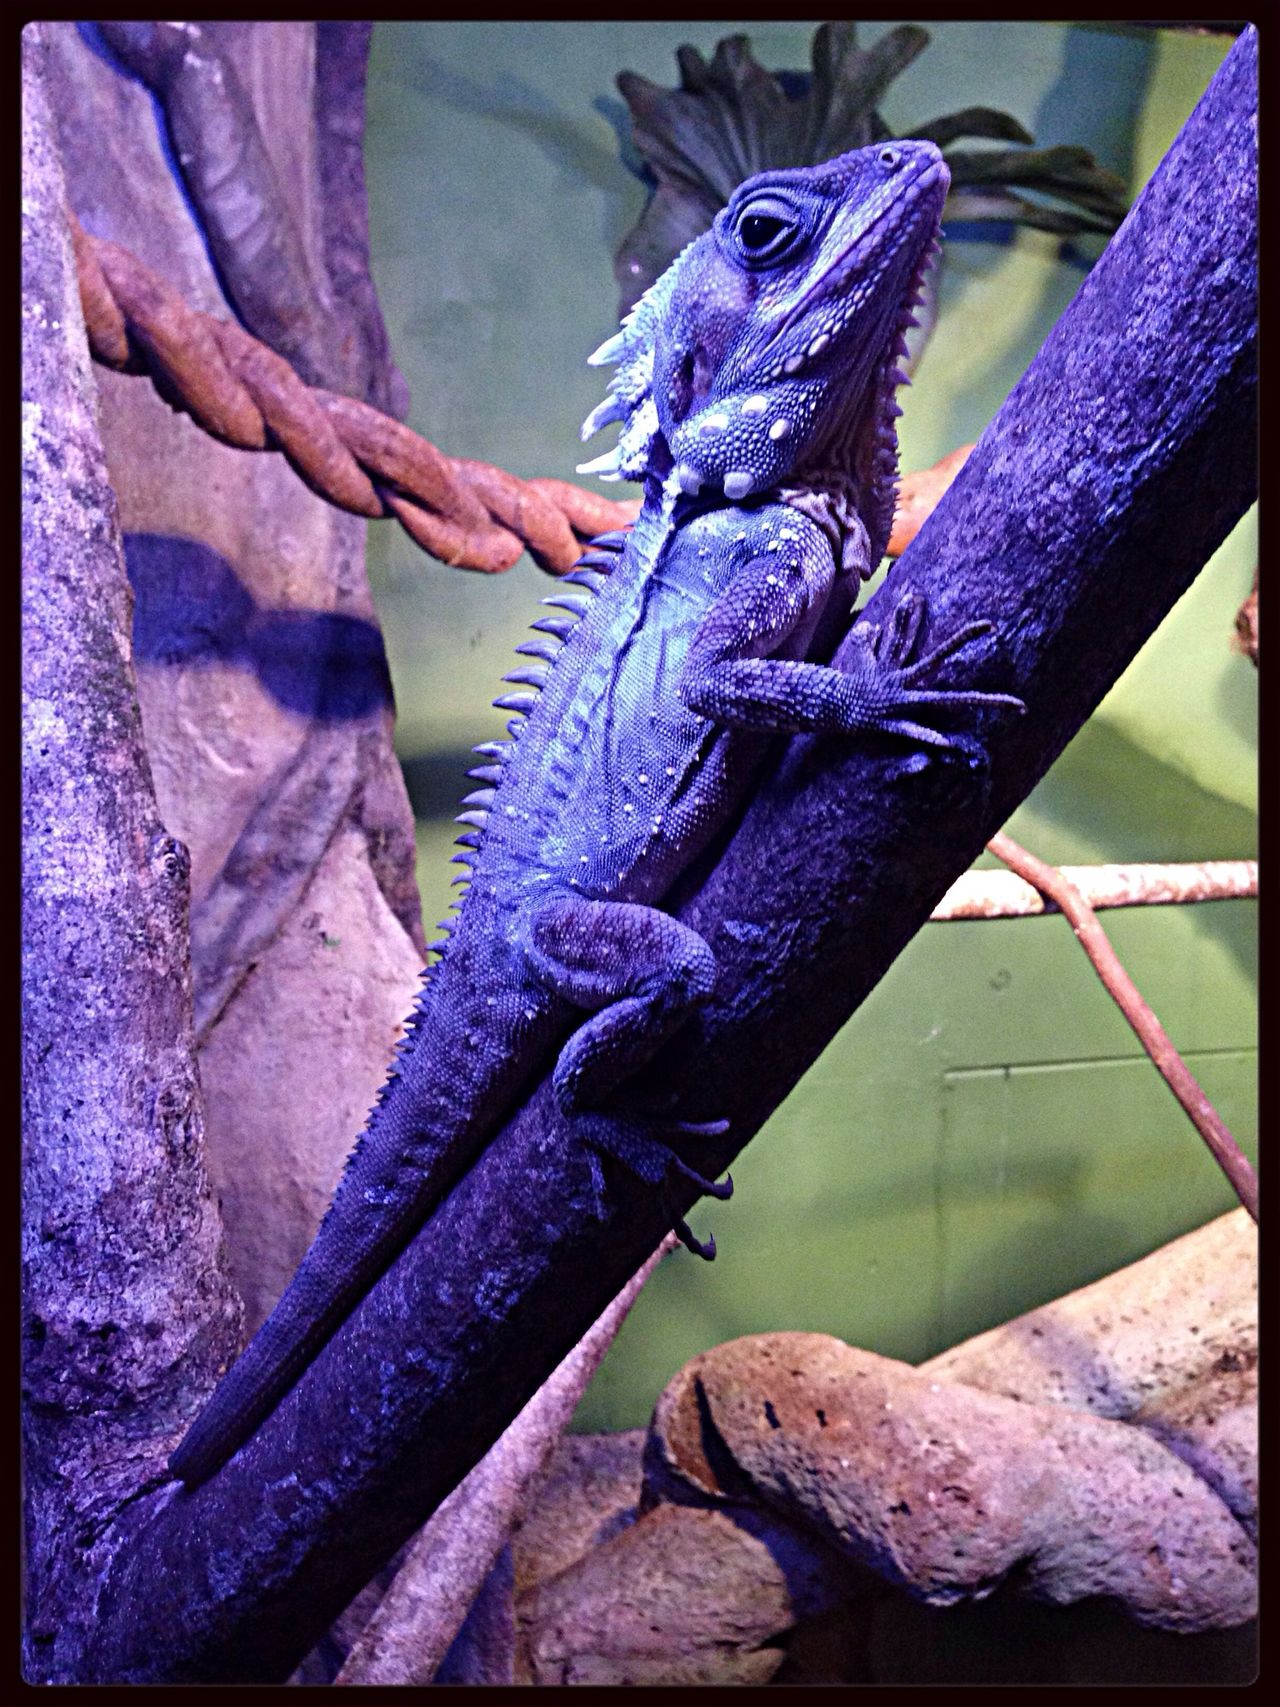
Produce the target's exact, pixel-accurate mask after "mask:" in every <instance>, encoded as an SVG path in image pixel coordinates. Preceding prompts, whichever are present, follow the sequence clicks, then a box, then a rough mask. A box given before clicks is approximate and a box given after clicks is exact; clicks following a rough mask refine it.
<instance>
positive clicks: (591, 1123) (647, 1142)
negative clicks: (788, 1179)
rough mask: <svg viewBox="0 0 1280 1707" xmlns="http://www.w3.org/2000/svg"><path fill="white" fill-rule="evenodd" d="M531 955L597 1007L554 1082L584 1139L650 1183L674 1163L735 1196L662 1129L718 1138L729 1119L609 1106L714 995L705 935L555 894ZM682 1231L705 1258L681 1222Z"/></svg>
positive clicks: (628, 905)
mask: <svg viewBox="0 0 1280 1707" xmlns="http://www.w3.org/2000/svg"><path fill="white" fill-rule="evenodd" d="M527 952H528V954H529V959H530V960H531V962H532V964H533V966H534V968H535V970H536V971H537V973H538V975H539V977H540V978H541V979H542V980H543V981H544V982H545V983H546V984H547V985H548V986H549V987H550V988H552V989H554V990H555V991H556V992H557V993H558V994H559V995H561V996H563V997H564V998H565V999H566V1000H568V1001H571V1002H572V1003H574V1005H575V1006H577V1007H581V1008H586V1009H589V1010H592V1017H591V1018H590V1019H588V1020H587V1021H586V1022H585V1023H584V1024H582V1025H581V1026H579V1027H578V1029H577V1030H576V1031H575V1032H574V1033H573V1035H572V1037H570V1038H569V1040H568V1042H567V1043H566V1044H565V1045H564V1047H563V1049H562V1050H561V1051H560V1056H559V1059H558V1060H557V1062H556V1066H555V1070H554V1072H553V1074H552V1085H553V1088H554V1090H555V1093H556V1099H557V1101H558V1102H559V1104H560V1107H561V1110H562V1111H563V1112H564V1114H565V1115H566V1116H568V1117H569V1118H571V1119H572V1120H573V1122H574V1125H575V1128H576V1130H577V1132H578V1134H579V1136H580V1137H581V1138H582V1139H583V1140H584V1141H586V1142H587V1143H588V1144H590V1145H592V1146H593V1147H594V1148H596V1149H600V1150H604V1151H606V1152H607V1153H608V1154H611V1155H613V1156H615V1157H616V1158H617V1159H618V1160H619V1161H621V1162H623V1163H625V1164H626V1165H627V1166H628V1167H629V1168H631V1170H632V1171H633V1172H634V1173H637V1174H639V1176H640V1177H641V1178H642V1179H644V1180H645V1181H647V1182H648V1183H649V1184H650V1185H659V1184H661V1182H662V1180H663V1179H664V1178H665V1177H666V1173H667V1170H668V1168H669V1167H671V1166H672V1165H674V1166H675V1167H677V1168H678V1169H679V1170H680V1171H681V1172H682V1173H684V1174H686V1175H687V1176H688V1177H689V1178H690V1179H692V1180H693V1181H695V1183H696V1184H698V1185H699V1186H701V1188H702V1189H703V1191H704V1192H707V1193H708V1194H709V1195H711V1196H713V1197H721V1198H724V1197H728V1196H729V1194H730V1192H731V1191H732V1189H733V1184H732V1181H731V1180H729V1181H726V1182H725V1184H723V1185H717V1184H716V1183H715V1182H714V1181H712V1180H709V1179H705V1178H704V1177H703V1176H702V1175H701V1174H699V1173H696V1172H695V1171H694V1169H693V1168H691V1167H690V1166H689V1165H688V1163H687V1162H685V1161H683V1160H682V1159H681V1157H680V1156H679V1155H678V1154H677V1153H676V1152H675V1150H674V1149H672V1147H671V1145H670V1144H669V1143H666V1142H664V1141H663V1138H662V1137H660V1136H659V1134H667V1135H670V1136H671V1137H673V1138H674V1137H678V1136H711V1135H714V1134H717V1133H719V1132H722V1131H723V1130H724V1128H725V1123H724V1122H723V1121H714V1122H710V1123H697V1122H690V1121H684V1120H678V1119H673V1118H668V1117H666V1116H658V1117H652V1116H630V1115H627V1114H624V1113H622V1112H620V1111H613V1110H611V1111H610V1112H609V1113H608V1115H605V1114H604V1113H603V1112H601V1107H602V1104H604V1103H605V1102H606V1101H607V1099H609V1098H610V1097H611V1096H612V1094H613V1092H614V1091H615V1090H616V1089H617V1087H618V1086H619V1084H621V1083H622V1081H623V1080H625V1079H627V1078H629V1077H630V1076H631V1074H632V1073H634V1072H635V1071H636V1070H637V1069H638V1068H639V1067H642V1066H643V1065H644V1064H645V1063H646V1062H647V1061H649V1060H650V1059H651V1058H652V1057H653V1055H654V1054H655V1053H656V1052H657V1050H658V1049H659V1048H660V1046H661V1045H662V1044H663V1043H664V1042H665V1041H666V1040H667V1038H668V1037H670V1036H671V1035H672V1033H673V1032H675V1031H676V1030H677V1029H678V1028H679V1027H680V1026H681V1025H682V1024H683V1023H684V1022H685V1020H686V1019H688V1018H689V1016H690V1014H692V1013H693V1012H694V1011H695V1009H697V1008H698V1007H700V1006H701V1005H702V1004H703V1003H704V1002H705V1001H706V1000H707V999H708V997H709V996H710V995H711V991H712V988H713V987H714V984H715V973H716V965H715V958H714V956H713V955H712V953H711V950H710V949H709V948H708V947H707V944H706V943H705V942H704V941H703V939H702V938H701V937H700V936H699V935H698V934H697V932H696V931H692V930H690V929H689V927H688V926H687V925H682V924H681V923H680V921H679V920H678V919H675V918H672V916H671V915H670V914H669V913H662V912H659V911H658V909H657V908H655V907H645V906H642V905H639V904H638V903H635V902H626V901H596V900H589V899H587V898H586V897H584V896H577V895H561V896H557V897H554V898H549V899H548V900H546V901H544V902H543V903H542V904H541V905H540V906H539V907H538V909H537V911H536V912H535V914H534V915H533V919H532V928H531V932H530V940H529V944H528V950H527ZM677 1231H678V1232H679V1233H680V1236H681V1237H682V1238H683V1239H684V1240H685V1243H686V1244H689V1245H690V1247H691V1248H692V1249H695V1250H698V1251H699V1253H700V1254H702V1255H710V1254H712V1253H713V1252H714V1244H713V1245H712V1246H711V1247H710V1248H707V1247H701V1246H699V1245H698V1242H697V1241H696V1240H694V1239H693V1237H692V1235H691V1234H689V1232H688V1229H687V1228H686V1227H685V1226H684V1225H683V1223H681V1224H680V1225H679V1226H678V1228H677Z"/></svg>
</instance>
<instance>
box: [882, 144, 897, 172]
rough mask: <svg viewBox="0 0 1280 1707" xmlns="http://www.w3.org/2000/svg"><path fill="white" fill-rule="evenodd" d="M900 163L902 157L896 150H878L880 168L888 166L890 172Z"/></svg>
mask: <svg viewBox="0 0 1280 1707" xmlns="http://www.w3.org/2000/svg"><path fill="white" fill-rule="evenodd" d="M901 163H902V155H901V153H900V151H899V150H898V149H896V148H882V149H881V150H880V164H881V165H882V166H888V167H889V168H890V170H892V169H893V167H895V166H899V165H901Z"/></svg>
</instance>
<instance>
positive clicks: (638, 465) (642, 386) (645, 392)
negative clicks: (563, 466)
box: [578, 238, 697, 480]
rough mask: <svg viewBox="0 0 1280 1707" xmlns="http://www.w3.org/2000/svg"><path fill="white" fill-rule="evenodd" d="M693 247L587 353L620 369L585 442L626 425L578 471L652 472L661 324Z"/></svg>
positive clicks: (589, 421)
mask: <svg viewBox="0 0 1280 1707" xmlns="http://www.w3.org/2000/svg"><path fill="white" fill-rule="evenodd" d="M694 241H695V242H696V241H697V239H696V238H695V239H694ZM692 247H693V244H692V243H689V244H686V245H685V247H684V248H683V249H682V250H681V251H680V254H679V255H677V256H676V258H675V260H674V261H673V262H672V263H671V265H670V266H669V267H668V268H667V270H666V272H665V273H663V274H662V276H661V278H659V279H657V280H656V281H655V282H654V283H653V284H651V285H650V286H649V288H648V290H647V291H645V293H644V295H643V296H642V297H641V298H640V300H639V301H638V302H637V303H636V305H635V307H634V308H633V309H632V310H631V312H630V313H629V314H628V315H626V317H625V318H624V319H623V321H622V325H621V328H620V329H619V330H618V331H617V332H615V333H614V334H613V336H612V338H607V339H606V340H605V342H604V343H603V344H601V346H600V348H599V349H598V350H593V351H592V353H591V354H590V355H589V356H588V357H587V365H588V367H604V366H606V365H607V364H608V363H610V362H616V363H617V372H616V373H615V374H614V376H613V378H612V379H611V380H610V381H609V390H608V394H607V396H606V397H605V399H604V401H603V402H602V403H599V404H597V406H596V407H595V408H594V409H593V410H592V411H591V413H590V414H589V415H588V416H587V418H586V420H585V421H584V422H583V423H582V434H581V436H582V440H583V442H584V443H585V442H586V440H587V439H589V438H591V437H592V436H593V435H594V434H596V433H598V432H599V431H600V429H601V427H607V426H608V425H609V423H610V422H611V421H621V422H622V424H623V425H622V432H621V434H620V436H619V438H618V442H617V444H616V445H614V447H613V449H612V450H609V451H606V452H605V454H604V455H603V456H598V457H596V458H594V460H593V461H591V462H581V463H579V464H578V473H579V474H598V475H599V476H600V478H601V480H641V479H643V478H644V475H645V474H646V472H647V471H648V466H649V453H650V451H651V450H652V449H653V443H654V440H655V438H656V437H657V435H658V410H657V405H656V404H655V403H654V400H653V358H654V350H655V347H656V344H657V338H658V328H659V326H660V325H661V324H662V322H663V320H664V319H665V318H666V316H667V313H668V311H669V309H670V306H671V298H672V296H673V295H674V293H675V288H676V275H677V272H678V269H679V266H680V263H681V261H682V260H683V259H684V257H685V256H686V255H687V254H688V253H689V250H690V249H692Z"/></svg>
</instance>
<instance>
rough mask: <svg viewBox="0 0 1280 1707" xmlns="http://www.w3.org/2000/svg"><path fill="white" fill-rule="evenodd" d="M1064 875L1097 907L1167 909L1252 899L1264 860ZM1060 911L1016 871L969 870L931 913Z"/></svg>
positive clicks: (1075, 869) (935, 918) (1070, 868)
mask: <svg viewBox="0 0 1280 1707" xmlns="http://www.w3.org/2000/svg"><path fill="white" fill-rule="evenodd" d="M1061 870H1062V875H1063V876H1064V877H1065V878H1066V879H1067V880H1068V881H1069V882H1070V883H1073V884H1074V885H1075V886H1076V888H1077V889H1078V890H1079V891H1080V893H1081V895H1082V896H1083V897H1084V899H1085V900H1086V901H1087V902H1088V904H1089V905H1090V906H1091V907H1094V908H1102V907H1161V906H1169V905H1172V904H1181V903H1186V902H1192V901H1240V900H1251V899H1253V897H1255V896H1256V895H1257V893H1258V862H1257V860H1253V859H1207V860H1201V861H1199V862H1197V863H1193V864H1183V865H1064V866H1063V867H1062V868H1061ZM1058 911H1059V908H1058V904H1057V902H1056V901H1055V900H1054V899H1053V898H1052V896H1048V895H1042V894H1041V892H1040V891H1039V890H1038V889H1036V888H1035V887H1034V886H1033V885H1032V884H1030V883H1026V882H1024V881H1023V879H1022V878H1021V877H1019V876H1018V875H1017V874H1016V873H1015V872H1013V871H966V872H965V874H964V876H963V877H961V878H958V879H957V880H956V881H955V882H954V883H953V884H952V885H951V887H950V889H948V890H947V892H946V894H945V895H944V896H943V897H942V899H941V901H939V902H938V905H937V906H936V907H935V908H934V909H933V911H932V913H930V915H929V918H930V920H931V921H932V922H935V923H936V922H940V921H943V920H949V919H1023V918H1032V917H1035V916H1036V915H1037V914H1041V913H1056V912H1058Z"/></svg>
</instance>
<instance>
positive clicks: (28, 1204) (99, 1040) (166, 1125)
mask: <svg viewBox="0 0 1280 1707" xmlns="http://www.w3.org/2000/svg"><path fill="white" fill-rule="evenodd" d="M42 62H43V50H42V43H41V38H40V33H39V31H38V29H37V28H36V27H35V26H28V28H27V30H26V31H25V32H24V36H23V90H22V93H23V298H24V300H23V352H22V354H23V397H22V408H23V462H22V477H23V524H22V550H23V564H24V573H23V578H22V634H23V659H22V666H23V749H22V834H23V871H22V901H23V982H22V1004H23V1038H22V1047H23V1075H22V1085H23V1099H22V1117H23V1133H24V1140H25V1145H24V1151H25V1153H24V1170H23V1181H24V1212H25V1214H24V1237H23V1259H24V1297H23V1303H24V1322H23V1327H24V1342H25V1344H24V1351H25V1356H24V1374H25V1382H26V1388H27V1413H26V1431H25V1469H26V1484H27V1500H28V1504H27V1559H28V1565H29V1573H30V1574H29V1579H28V1606H29V1615H30V1616H29V1626H28V1652H27V1667H28V1675H29V1676H30V1677H31V1678H32V1679H33V1680H35V1679H37V1678H44V1677H47V1676H49V1675H50V1674H52V1673H56V1672H57V1671H58V1670H59V1669H60V1665H61V1656H62V1654H63V1653H65V1652H66V1651H67V1649H68V1648H71V1649H72V1650H74V1648H75V1647H76V1645H77V1643H78V1642H79V1641H82V1640H83V1637H84V1629H85V1625H86V1622H88V1621H90V1620H91V1618H92V1604H93V1603H92V1589H93V1579H94V1574H95V1571H96V1569H97V1566H98V1563H99V1560H98V1557H97V1554H96V1543H97V1540H98V1537H99V1535H100V1533H101V1531H102V1529H103V1527H104V1526H105V1524H106V1522H107V1521H108V1520H109V1518H110V1516H111V1514H112V1513H113V1511H114V1510H115V1509H116V1508H117V1507H118V1506H119V1505H120V1503H121V1502H122V1501H124V1500H126V1499H128V1498H129V1497H131V1496H132V1495H134V1494H135V1493H136V1491H137V1490H138V1488H139V1487H145V1486H148V1485H149V1484H151V1483H154V1482H155V1481H156V1480H159V1479H161V1478H162V1476H163V1466H164V1459H165V1455H166V1451H167V1448H168V1443H171V1442H173V1441H174V1440H175V1439H176V1438H177V1436H178V1435H179V1434H180V1433H181V1431H182V1427H183V1424H184V1418H185V1416H186V1414H187V1412H188V1410H189V1406H190V1394H191V1392H192V1390H193V1389H194V1390H196V1391H199V1390H202V1389H204V1388H207V1387H209V1386H211V1385H212V1383H213V1381H214V1380H215V1379H216V1377H217V1375H218V1372H219V1370H220V1368H221V1367H223V1366H225V1364H226V1362H227V1360H228V1359H229V1357H230V1356H231V1355H232V1353H233V1352H234V1349H235V1345H236V1341H237V1336H238V1332H239V1327H240V1321H239V1300H238V1299H237V1297H236V1295H235V1292H234V1289H233V1288H232V1286H231V1284H230V1281H229V1279H228V1275H227V1265H226V1260H225V1253H224V1251H223V1248H222V1233H221V1227H220V1223H219V1220H218V1215H217V1211H216V1209H215V1206H214V1203H213V1200H212V1196H211V1193H210V1188H209V1181H208V1177H207V1175H206V1173H205V1168H204V1160H203V1133H204V1113H203V1108H202V1104H201V1097H200V1081H199V1077H198V1074H197V1071H196V1059H195V1039H194V1033H193V1028H192V1015H191V979H190V973H189V968H188V962H187V903H188V886H189V874H190V862H189V860H188V858H187V852H186V849H185V848H184V847H183V845H182V843H181V842H180V841H178V840H177V839H176V838H175V837H174V836H173V835H172V834H170V833H169V831H168V830H167V829H166V827H165V825H164V823H163V822H162V821H161V816H160V813H159V811H158V810H157V806H156V797H155V791H154V789H153V787H152V777H151V771H150V767H149V765H148V763H147V756H146V751H145V748H144V746H143V740H142V723H141V719H140V716H139V710H138V698H137V692H136V684H135V681H134V676H133V669H132V666H131V662H130V646H129V628H130V618H131V615H132V599H131V597H130V593H129V585H128V582H127V580H126V578H125V567H124V558H123V554H122V550H121V540H120V525H119V516H118V512H117V509H116V503H115V498H114V496H113V493H112V489H111V484H110V481H109V479H108V473H107V465H106V460H105V458H104V455H103V449H102V441H101V438H100V435H99V425H98V398H97V388H96V385H95V383H94V378H93V374H92V372H91V370H90V365H89V354H88V348H87V346H86V343H85V338H84V323H83V320H82V318H81V314H80V298H79V293H78V290H77V285H76V271H75V265H74V261H73V258H72V253H71V243H70V237H69V233H68V231H67V228H66V222H65V219H64V215H63V207H64V201H65V186H64V183H63V176H62V167H61V162H60V160H59V157H58V151H57V147H56V143H55V141H54V131H53V126H52V123H51V118H50V113H49V108H48V103H47V94H46V90H45V85H44V76H43V63H42Z"/></svg>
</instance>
